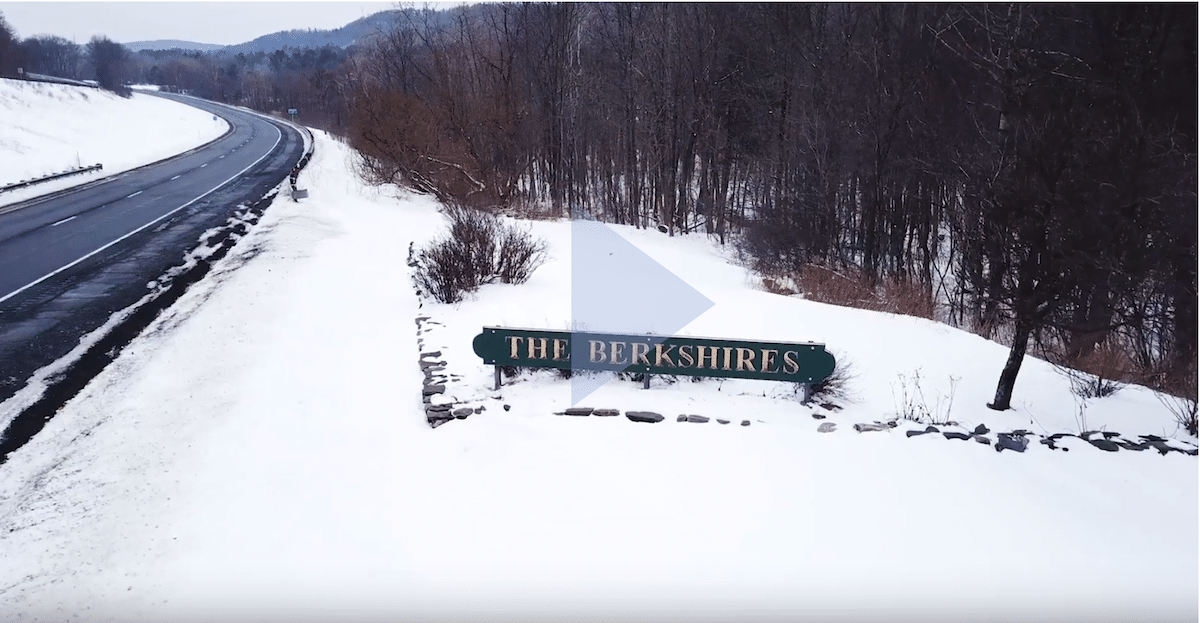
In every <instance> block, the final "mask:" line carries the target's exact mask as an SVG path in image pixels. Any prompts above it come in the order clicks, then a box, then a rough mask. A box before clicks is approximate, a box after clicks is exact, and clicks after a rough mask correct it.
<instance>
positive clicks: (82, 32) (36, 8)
mask: <svg viewBox="0 0 1200 623" xmlns="http://www.w3.org/2000/svg"><path fill="white" fill-rule="evenodd" d="M398 6H399V5H398V3H395V2H295V1H290V2H45V1H40V2H0V14H3V15H4V19H5V20H6V21H7V22H8V24H9V26H11V27H12V28H13V29H14V30H16V31H17V36H18V37H21V38H22V39H24V38H26V37H32V36H35V35H58V36H60V37H64V38H66V39H70V40H72V41H75V42H76V43H87V42H88V40H89V39H91V38H92V36H93V35H104V36H107V37H108V38H109V39H112V40H113V41H117V42H120V43H129V42H131V41H153V40H155V39H179V40H182V41H194V42H197V43H215V44H222V45H230V44H235V43H243V42H246V41H250V40H251V39H254V38H256V37H260V36H262V35H266V34H270V33H273V32H277V31H280V30H292V29H297V28H315V29H318V30H321V29H332V28H339V27H341V26H345V25H346V24H349V23H350V22H352V21H354V20H356V19H358V18H360V17H364V16H367V15H370V14H372V13H377V12H379V11H386V10H388V9H394V8H397V7H398Z"/></svg>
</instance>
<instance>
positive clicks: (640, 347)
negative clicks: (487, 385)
mask: <svg viewBox="0 0 1200 623" xmlns="http://www.w3.org/2000/svg"><path fill="white" fill-rule="evenodd" d="M472 346H473V348H474V349H475V354H476V355H479V356H480V357H482V358H483V362H484V363H485V364H488V365H496V366H517V367H525V368H563V369H572V370H609V371H612V372H643V373H650V374H683V375H688V376H713V377H729V378H739V379H763V380H770V381H791V382H795V383H817V382H820V381H822V380H824V379H825V378H826V377H828V376H829V375H830V374H832V373H833V366H834V359H833V355H831V354H830V353H829V352H828V351H826V350H825V345H824V344H812V343H803V342H801V343H797V342H748V341H743V340H726V339H711V338H702V337H664V336H661V335H613V334H607V333H588V332H574V333H570V332H566V331H541V330H533V329H509V328H504V327H484V328H483V333H480V334H479V335H477V336H475V340H474V342H473V343H472Z"/></svg>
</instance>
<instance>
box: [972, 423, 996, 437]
mask: <svg viewBox="0 0 1200 623" xmlns="http://www.w3.org/2000/svg"><path fill="white" fill-rule="evenodd" d="M990 432H992V431H990V430H988V427H986V426H984V425H983V424H980V425H979V426H976V427H975V434H976V435H986V434H988V433H990Z"/></svg>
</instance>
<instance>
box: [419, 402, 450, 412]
mask: <svg viewBox="0 0 1200 623" xmlns="http://www.w3.org/2000/svg"><path fill="white" fill-rule="evenodd" d="M451 406H452V405H449V404H443V405H429V406H428V407H425V410H426V411H446V412H449V411H450V407H451Z"/></svg>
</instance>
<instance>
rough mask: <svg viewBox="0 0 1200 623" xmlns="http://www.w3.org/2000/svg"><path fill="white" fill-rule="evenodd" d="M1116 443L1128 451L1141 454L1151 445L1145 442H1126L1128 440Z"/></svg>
mask: <svg viewBox="0 0 1200 623" xmlns="http://www.w3.org/2000/svg"><path fill="white" fill-rule="evenodd" d="M1116 443H1117V445H1118V446H1121V447H1122V448H1124V449H1126V450H1133V451H1134V452H1141V451H1142V450H1145V449H1146V448H1149V447H1150V444H1148V443H1146V442H1144V441H1143V442H1142V443H1136V442H1133V441H1126V440H1124V439H1122V440H1121V441H1118V442H1116Z"/></svg>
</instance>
